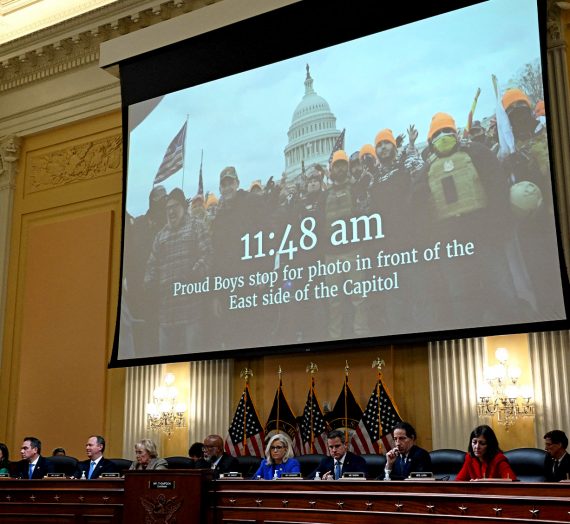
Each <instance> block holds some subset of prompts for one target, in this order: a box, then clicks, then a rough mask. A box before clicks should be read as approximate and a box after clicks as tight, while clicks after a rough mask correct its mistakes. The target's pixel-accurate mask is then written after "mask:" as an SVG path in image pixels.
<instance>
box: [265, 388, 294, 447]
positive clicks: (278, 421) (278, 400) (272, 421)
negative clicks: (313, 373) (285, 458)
mask: <svg viewBox="0 0 570 524" xmlns="http://www.w3.org/2000/svg"><path fill="white" fill-rule="evenodd" d="M276 433H286V434H287V435H288V436H289V437H290V438H291V441H292V442H293V452H294V453H295V455H300V454H301V449H302V443H301V435H300V433H299V426H298V424H297V419H296V418H295V415H294V414H293V411H292V410H291V407H290V406H289V402H287V399H286V398H285V393H284V392H283V384H282V381H281V379H279V386H278V387H277V391H276V392H275V399H274V400H273V407H272V408H271V412H270V413H269V417H268V418H267V423H266V424H265V436H266V437H269V436H272V435H273V434H276Z"/></svg>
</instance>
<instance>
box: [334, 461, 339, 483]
mask: <svg viewBox="0 0 570 524" xmlns="http://www.w3.org/2000/svg"><path fill="white" fill-rule="evenodd" d="M340 468H341V464H340V461H339V460H337V461H336V464H335V465H334V478H335V480H338V479H339V478H340V477H341V471H340Z"/></svg>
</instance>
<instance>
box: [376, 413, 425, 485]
mask: <svg viewBox="0 0 570 524" xmlns="http://www.w3.org/2000/svg"><path fill="white" fill-rule="evenodd" d="M392 435H393V436H394V443H395V444H396V445H395V447H393V448H392V449H391V450H390V451H388V453H386V468H385V472H386V473H387V474H388V475H389V476H390V478H391V479H392V480H403V479H406V478H408V477H409V476H410V473H412V472H415V471H432V467H431V458H430V456H429V453H428V452H427V451H426V450H425V449H422V448H420V447H418V446H416V437H417V435H416V430H415V429H414V427H413V426H412V425H411V424H410V423H408V422H398V423H397V424H396V425H395V426H394V429H393V430H392ZM379 478H384V477H379Z"/></svg>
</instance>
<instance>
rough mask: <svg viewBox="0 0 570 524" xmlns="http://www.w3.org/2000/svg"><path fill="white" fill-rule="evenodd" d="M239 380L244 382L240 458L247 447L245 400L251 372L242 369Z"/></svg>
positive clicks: (251, 375)
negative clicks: (241, 379)
mask: <svg viewBox="0 0 570 524" xmlns="http://www.w3.org/2000/svg"><path fill="white" fill-rule="evenodd" d="M239 376H240V378H243V379H244V380H245V395H246V397H245V402H244V406H243V440H242V444H243V450H242V456H245V450H246V445H247V399H248V395H249V377H253V371H252V370H251V369H249V368H243V369H242V370H241V372H240V374H239Z"/></svg>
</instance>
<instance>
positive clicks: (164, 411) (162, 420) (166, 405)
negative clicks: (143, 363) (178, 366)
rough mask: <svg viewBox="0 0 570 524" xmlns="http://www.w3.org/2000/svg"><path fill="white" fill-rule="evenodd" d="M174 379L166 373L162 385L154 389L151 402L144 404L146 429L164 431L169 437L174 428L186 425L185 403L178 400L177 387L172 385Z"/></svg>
mask: <svg viewBox="0 0 570 524" xmlns="http://www.w3.org/2000/svg"><path fill="white" fill-rule="evenodd" d="M174 381H175V376H174V374H173V373H168V374H166V375H165V377H164V380H163V383H164V385H162V386H158V387H157V388H156V389H155V390H154V392H153V394H152V396H153V402H149V403H148V404H147V405H146V414H147V415H146V420H147V427H148V429H150V430H161V431H164V433H166V434H167V435H168V436H169V437H170V435H172V432H173V431H174V430H175V429H176V428H183V427H185V426H186V418H185V415H184V414H185V412H186V405H185V404H184V403H182V402H178V389H177V388H176V387H175V386H174V385H173V384H174Z"/></svg>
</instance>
